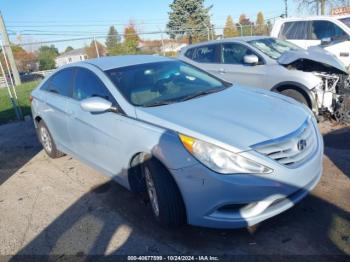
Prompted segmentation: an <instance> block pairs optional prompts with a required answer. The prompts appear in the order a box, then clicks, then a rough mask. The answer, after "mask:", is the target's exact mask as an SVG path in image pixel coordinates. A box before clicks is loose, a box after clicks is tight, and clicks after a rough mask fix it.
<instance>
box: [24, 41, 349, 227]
mask: <svg viewBox="0 0 350 262" xmlns="http://www.w3.org/2000/svg"><path fill="white" fill-rule="evenodd" d="M270 42H271V43H272V46H271V47H270V46H269V43H270ZM260 43H261V44H260ZM265 46H266V47H265ZM274 47H276V49H275V48H274ZM265 48H267V49H265ZM280 48H282V49H286V50H287V51H289V52H291V55H292V54H294V55H296V54H297V53H298V52H300V50H297V48H296V47H295V46H294V45H291V44H288V43H286V42H283V41H277V40H274V39H266V38H254V39H253V38H252V39H250V40H248V39H245V40H244V39H240V40H237V41H232V42H230V41H228V42H220V43H219V42H217V43H216V42H215V43H210V44H208V45H206V44H204V45H198V46H193V47H189V48H188V49H186V51H184V53H183V57H182V58H184V59H186V60H187V59H188V60H187V61H189V62H191V63H195V64H196V65H199V66H200V65H203V64H209V63H202V62H201V61H205V62H207V61H208V60H209V59H214V60H213V62H215V63H212V68H205V69H206V70H208V71H209V73H208V72H206V71H205V70H202V69H200V68H198V67H197V66H193V65H191V64H190V63H186V62H184V61H181V60H178V59H171V58H165V57H161V56H143V55H139V56H120V57H104V58H100V59H93V60H86V61H81V62H78V63H72V64H69V65H66V66H62V67H61V68H59V69H58V70H56V71H55V72H54V73H53V74H51V75H50V76H49V77H47V78H46V79H45V80H44V81H43V82H42V83H41V84H40V85H39V86H38V87H37V88H36V89H35V90H34V91H33V92H32V97H31V106H32V113H33V119H34V124H35V127H36V130H37V133H38V137H39V139H40V141H41V143H42V145H43V147H44V149H45V151H46V153H47V154H48V155H49V156H50V157H52V158H56V157H60V156H62V155H64V154H70V155H72V156H74V157H75V158H77V159H79V160H81V161H83V162H85V163H87V164H89V165H90V166H92V167H94V168H96V169H97V170H100V171H101V172H103V173H104V174H106V175H108V176H110V177H111V178H112V179H114V180H116V181H117V182H119V183H120V184H122V185H123V186H125V187H126V188H128V189H130V190H131V191H133V192H137V193H141V194H144V193H145V194H147V195H148V199H149V202H150V206H151V208H152V210H153V215H154V217H155V219H156V220H157V221H158V222H160V223H161V224H163V225H167V226H177V225H181V224H184V223H188V224H191V225H197V226H205V227H215V228H236V227H246V226H252V225H255V224H257V223H259V222H261V221H263V220H266V219H268V218H270V217H273V216H275V215H277V214H279V213H281V212H283V211H285V210H287V209H288V208H290V207H292V206H293V205H294V204H295V203H297V202H299V201H300V200H301V199H303V198H304V197H305V196H306V195H307V194H308V192H309V191H310V190H312V189H313V188H314V187H315V186H316V184H317V183H318V181H319V179H320V177H321V175H322V159H323V140H322V136H321V134H320V132H319V130H318V127H317V123H316V119H315V117H314V114H313V113H312V111H311V110H310V109H309V108H308V107H307V106H305V105H302V104H301V103H299V102H297V101H295V100H293V99H291V98H288V97H287V96H285V95H281V94H277V93H273V92H270V91H268V90H264V89H262V88H260V89H259V88H255V89H254V88H246V87H244V86H242V85H241V84H240V83H239V82H236V81H225V80H223V79H222V74H224V75H226V76H230V77H229V78H228V79H236V78H239V79H240V81H241V83H244V84H249V83H255V86H257V87H265V88H267V89H270V88H268V87H269V83H270V85H272V82H271V81H270V80H269V79H267V78H265V76H264V74H267V73H269V74H270V77H268V78H276V79H280V81H286V80H285V79H286V78H287V77H286V75H288V73H290V75H293V72H294V71H295V72H294V73H295V75H296V76H295V78H296V79H297V77H299V79H301V80H300V81H302V79H304V78H305V79H306V78H307V77H306V76H305V75H300V76H298V75H297V74H298V70H291V69H287V68H286V67H287V65H283V66H282V65H280V64H278V63H277V62H276V60H277V59H278V58H280V57H279V56H280V55H281V54H280V53H281V51H280V50H281V49H280ZM188 52H189V53H188ZM293 52H294V53H293ZM291 55H290V56H291ZM273 57H275V58H273ZM281 57H282V56H281ZM198 59H200V61H198ZM215 59H218V60H215ZM196 60H197V61H196ZM289 60H294V61H290V62H289V63H288V57H286V58H284V60H283V61H285V62H286V63H288V64H293V62H295V61H297V59H292V58H291V57H289ZM226 62H227V64H226ZM232 62H235V63H236V65H235V66H236V68H237V69H236V70H238V69H239V70H240V72H241V73H239V74H238V75H237V74H236V73H235V72H234V70H232V73H231V69H230V66H233V65H232V64H229V63H232ZM197 63H198V64H197ZM243 63H244V64H243ZM315 63H316V62H315ZM316 64H317V63H316ZM221 66H225V67H224V68H226V69H224V70H225V72H220V67H221ZM319 66H325V65H323V64H322V63H319ZM240 67H241V68H240ZM326 67H327V68H331V69H330V70H334V72H336V73H337V74H343V70H342V67H341V66H339V65H333V66H331V65H329V66H328V65H327V66H326ZM215 70H218V71H215ZM245 70H247V71H249V72H250V73H248V74H247V73H245ZM271 71H272V72H275V74H273V73H272V74H271ZM226 72H227V74H226ZM240 74H242V75H243V74H245V77H242V76H240ZM299 74H301V73H299ZM304 74H307V73H304ZM231 75H232V76H231ZM309 75H310V77H312V81H314V82H313V83H312V81H310V84H308V85H307V87H306V88H307V89H305V90H308V92H309V93H312V89H311V87H312V85H313V84H315V85H316V84H321V83H322V81H321V80H319V81H318V82H317V80H316V79H317V76H314V75H313V74H312V73H309ZM245 78H251V81H252V82H249V81H247V82H245V81H246V79H245ZM265 80H266V81H265ZM271 80H273V79H271ZM269 81H270V82H269ZM230 82H234V84H232V83H230ZM259 83H260V84H259ZM304 85H305V84H304ZM304 88H305V87H304ZM289 90H295V89H289ZM303 90H304V89H303ZM309 90H310V91H309ZM305 92H306V91H305ZM294 98H297V97H294ZM305 99H306V98H305ZM125 204H126V205H127V203H125ZM296 219H297V218H296Z"/></svg>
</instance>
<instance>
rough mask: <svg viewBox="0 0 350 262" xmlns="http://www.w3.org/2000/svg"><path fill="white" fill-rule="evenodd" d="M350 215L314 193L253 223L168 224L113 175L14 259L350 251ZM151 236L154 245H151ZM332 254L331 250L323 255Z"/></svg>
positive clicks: (67, 210)
mask: <svg viewBox="0 0 350 262" xmlns="http://www.w3.org/2000/svg"><path fill="white" fill-rule="evenodd" d="M349 221H350V214H349V213H348V212H346V211H344V210H342V209H341V208H339V207H337V206H335V205H334V204H332V203H329V202H327V201H325V200H322V199H320V198H318V197H316V196H314V195H309V196H308V197H307V198H306V199H304V200H302V202H301V203H300V204H297V205H296V206H295V207H293V208H292V209H290V210H288V211H286V212H284V213H282V214H280V215H278V216H276V217H274V218H272V219H270V220H267V221H265V222H263V223H262V224H261V225H259V226H256V227H252V228H243V229H235V230H217V229H208V228H199V227H193V226H188V225H187V226H183V227H181V228H176V229H171V228H164V227H161V226H159V225H158V224H157V223H156V222H155V219H154V218H153V217H152V212H151V208H150V204H149V203H148V201H146V200H145V199H144V198H143V197H140V196H138V195H136V194H133V193H131V192H129V191H127V190H126V189H124V188H123V187H121V186H120V185H118V184H117V183H116V182H114V181H112V180H111V181H109V182H106V183H104V184H101V185H99V186H97V187H95V188H93V189H92V190H91V191H90V192H88V193H86V194H85V195H83V196H82V197H81V198H80V199H79V200H78V201H76V202H75V203H74V204H72V205H71V206H70V207H69V208H68V209H66V210H65V211H64V212H63V213H62V214H61V215H59V216H58V217H57V218H56V219H55V220H54V221H53V222H52V223H51V224H50V225H48V226H47V227H46V228H45V229H44V230H43V231H41V232H40V233H39V234H38V235H37V236H36V237H35V238H34V239H33V240H32V241H30V243H28V244H27V245H26V246H25V247H23V249H21V250H20V251H19V252H18V253H17V254H16V256H15V257H13V260H21V258H23V256H24V255H27V254H41V255H50V254H55V255H60V254H61V255H62V256H64V255H67V254H70V255H75V256H78V257H81V256H83V257H85V256H86V255H102V256H104V255H105V254H106V253H108V255H120V254H124V255H125V254H129V255H136V254H142V255H145V254H147V255H157V254H164V253H166V254H183V255H186V254H198V255H202V254H213V255H214V254H216V255H230V254H231V255H232V254H234V255H247V254H249V255H252V254H265V255H266V254H281V255H283V254H284V255H285V254H320V252H322V254H335V255H346V253H345V251H344V250H346V252H350V250H349V247H347V246H348V244H349V242H350V241H349V231H347V230H348V227H349ZM123 228H124V229H125V228H128V229H129V233H128V234H126V236H125V234H124V235H119V238H120V239H118V241H119V242H121V243H120V244H119V245H118V247H117V248H114V249H112V250H111V248H110V245H111V242H112V241H113V243H114V244H115V241H116V234H117V235H118V232H120V231H123ZM121 239H122V240H121ZM150 239H151V240H152V241H153V242H154V244H153V245H152V244H151V245H149V241H150ZM277 249H278V250H277ZM323 259H325V260H323ZM327 260H329V257H327V256H325V257H320V258H319V261H327Z"/></svg>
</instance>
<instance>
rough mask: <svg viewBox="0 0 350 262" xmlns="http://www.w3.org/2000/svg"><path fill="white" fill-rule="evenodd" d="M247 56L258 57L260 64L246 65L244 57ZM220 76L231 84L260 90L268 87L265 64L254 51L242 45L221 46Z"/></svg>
mask: <svg viewBox="0 0 350 262" xmlns="http://www.w3.org/2000/svg"><path fill="white" fill-rule="evenodd" d="M246 55H256V56H257V57H258V58H259V63H258V64H257V65H247V64H245V63H244V56H246ZM218 74H220V76H221V78H223V79H225V80H227V81H228V82H231V83H238V84H241V85H247V86H253V87H260V88H261V87H265V86H266V66H265V62H264V61H263V59H262V58H261V57H260V56H259V55H258V54H257V53H256V52H255V51H254V50H252V49H251V48H249V47H248V46H246V45H243V44H241V43H224V44H222V45H221V64H220V66H219V68H218Z"/></svg>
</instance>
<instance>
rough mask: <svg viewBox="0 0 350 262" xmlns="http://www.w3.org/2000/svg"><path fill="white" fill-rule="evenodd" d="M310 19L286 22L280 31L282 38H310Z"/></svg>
mask: <svg viewBox="0 0 350 262" xmlns="http://www.w3.org/2000/svg"><path fill="white" fill-rule="evenodd" d="M308 28H309V22H308V21H295V22H285V23H284V24H283V25H282V28H281V31H280V33H279V36H278V37H279V38H282V39H300V40H302V39H308V38H309V37H308V31H309V30H308Z"/></svg>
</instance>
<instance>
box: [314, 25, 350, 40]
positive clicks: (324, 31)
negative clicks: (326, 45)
mask: <svg viewBox="0 0 350 262" xmlns="http://www.w3.org/2000/svg"><path fill="white" fill-rule="evenodd" d="M325 38H330V39H331V40H332V41H336V40H343V39H346V38H347V34H346V33H345V32H344V31H343V30H342V29H341V28H340V27H339V26H337V25H336V24H334V23H332V22H330V21H323V20H319V21H313V22H312V27H311V39H313V40H322V39H325Z"/></svg>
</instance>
